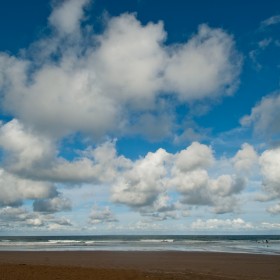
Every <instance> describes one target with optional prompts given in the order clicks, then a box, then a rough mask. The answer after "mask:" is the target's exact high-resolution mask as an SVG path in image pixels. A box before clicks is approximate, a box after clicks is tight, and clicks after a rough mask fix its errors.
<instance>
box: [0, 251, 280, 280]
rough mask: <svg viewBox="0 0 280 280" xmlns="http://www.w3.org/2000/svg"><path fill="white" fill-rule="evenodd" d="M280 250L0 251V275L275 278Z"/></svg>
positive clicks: (279, 267) (8, 277)
mask: <svg viewBox="0 0 280 280" xmlns="http://www.w3.org/2000/svg"><path fill="white" fill-rule="evenodd" d="M279 277H280V255H279V256H278V255H277V256H272V255H251V254H229V253H202V252H201V253H200V252H115V251H113V252H108V251H100V252H98V251H91V252H89V251H64V252H61V251H60V252H45V251H44V252H0V279H1V280H12V279H13V280H17V279H30V280H32V279H41V280H45V279H89V280H90V279H95V280H98V279H100V280H101V279H108V280H111V279H116V280H117V279H123V280H125V279H135V280H141V279H154V280H157V279H158V280H159V279H163V280H164V279H192V280H204V279H205V280H206V279H209V280H215V279H216V280H222V279H224V280H226V279H227V280H230V279H240V280H249V279H252V280H262V279H264V280H279V279H280V278H279Z"/></svg>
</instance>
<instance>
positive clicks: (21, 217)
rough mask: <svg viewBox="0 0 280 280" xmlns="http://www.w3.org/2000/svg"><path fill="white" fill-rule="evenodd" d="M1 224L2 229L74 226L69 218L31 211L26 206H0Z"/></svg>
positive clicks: (51, 228)
mask: <svg viewBox="0 0 280 280" xmlns="http://www.w3.org/2000/svg"><path fill="white" fill-rule="evenodd" d="M0 225H1V226H2V229H5V230H7V229H21V230H22V229H23V228H34V227H41V228H43V227H44V228H46V229H50V230H54V229H57V228H58V227H59V228H63V227H69V226H72V223H71V222H70V220H69V219H66V218H63V217H59V218H58V217H54V216H53V215H44V214H41V213H39V212H29V211H28V210H27V209H25V208H22V207H20V208H14V207H4V208H0Z"/></svg>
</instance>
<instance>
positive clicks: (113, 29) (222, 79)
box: [0, 0, 243, 229]
mask: <svg viewBox="0 0 280 280" xmlns="http://www.w3.org/2000/svg"><path fill="white" fill-rule="evenodd" d="M89 4H90V0H69V1H58V2H55V4H54V6H53V11H52V13H51V15H50V16H49V18H48V23H49V28H50V32H49V35H46V36H45V37H43V38H41V39H39V40H38V41H36V42H33V43H32V44H31V45H30V48H27V49H26V50H22V52H21V54H20V55H17V56H12V55H10V54H7V53H0V91H1V105H0V106H1V110H2V111H4V112H5V113H6V114H8V115H9V116H10V117H12V118H13V119H12V120H11V121H9V122H7V123H1V127H0V146H1V148H2V150H3V171H2V173H1V174H0V183H1V194H0V205H1V206H7V205H20V204H21V203H22V202H24V200H27V199H28V200H29V199H31V200H33V210H34V211H35V212H34V213H33V214H34V215H37V216H36V217H39V216H40V215H41V216H40V217H45V219H44V221H42V224H44V223H46V217H51V216H50V214H49V213H54V212H57V211H65V210H69V209H70V208H71V203H70V201H69V200H68V199H67V198H64V197H63V196H62V193H61V192H59V189H58V188H59V187H55V186H58V184H57V183H63V184H69V183H70V184H82V183H91V184H93V185H95V184H101V185H103V186H104V185H106V186H109V188H110V186H112V188H111V190H110V191H111V199H112V202H114V203H120V204H124V205H127V206H129V207H130V208H132V209H134V210H136V211H139V212H140V214H142V215H144V216H149V217H153V218H154V219H158V220H164V219H166V218H172V219H174V218H177V211H179V210H182V211H185V209H183V208H182V209H181V208H180V207H178V201H175V199H174V200H173V199H172V197H171V195H170V193H171V192H175V193H176V195H178V194H179V196H180V197H181V202H184V205H195V204H197V205H208V206H210V207H213V209H214V211H216V212H218V213H223V212H230V211H232V210H233V208H234V205H236V201H235V199H234V197H235V195H237V194H238V193H239V192H240V191H241V190H242V189H243V183H242V180H241V179H240V178H239V177H238V176H235V175H234V174H219V176H216V177H215V178H211V176H210V175H209V173H208V169H209V168H211V167H213V165H215V158H214V155H213V151H212V149H211V147H207V146H206V145H202V144H199V143H196V142H194V143H193V144H192V145H190V146H189V147H187V148H186V149H184V150H182V151H179V152H178V153H176V154H172V153H168V152H167V151H165V150H164V149H158V150H157V151H155V152H151V153H148V154H147V155H146V156H144V157H143V158H140V159H137V160H134V161H133V160H129V159H127V158H125V157H123V156H119V155H118V154H117V152H116V145H115V142H114V141H108V139H112V138H114V137H115V136H120V137H122V136H131V135H141V136H144V137H148V138H149V139H150V140H159V139H163V138H164V137H168V136H171V135H173V132H174V131H175V130H176V129H177V128H178V126H177V125H176V124H175V122H176V109H177V106H180V105H184V106H185V105H187V106H189V107H191V106H192V103H193V102H200V101H203V100H209V99H216V98H220V97H222V96H224V95H229V94H232V93H233V91H234V89H235V88H236V87H237V85H238V77H239V73H240V69H241V56H240V55H239V54H238V52H237V50H236V47H235V42H234V38H233V37H232V36H231V35H230V34H228V33H227V32H226V31H224V30H223V29H221V28H211V27H209V26H208V25H206V24H202V25H200V26H199V27H198V30H197V31H196V32H194V34H193V35H192V36H191V37H190V38H189V39H188V40H186V41H185V42H183V43H180V44H167V40H166V39H167V36H168V34H167V32H166V31H165V29H164V23H163V22H161V21H160V22H157V23H155V22H148V23H146V24H143V23H142V22H140V21H139V20H138V19H137V17H136V15H135V14H129V13H125V14H122V15H119V16H116V17H111V18H109V17H108V18H107V19H106V22H105V24H104V30H103V31H101V32H100V33H99V34H96V33H95V32H94V31H93V30H94V29H93V28H92V27H91V26H85V25H86V24H87V23H86V16H87V15H86V8H87V6H88V5H89ZM135 38H137V40H135ZM189 114H192V113H191V110H189ZM185 129H186V131H188V130H187V129H188V128H187V127H185ZM75 134H76V135H77V134H78V135H80V137H82V138H83V139H84V140H85V139H86V138H87V137H88V139H90V141H94V143H96V145H95V146H89V147H87V148H86V149H85V150H83V151H77V153H76V154H75V155H74V156H73V158H71V159H67V158H64V157H63V155H61V153H60V149H59V145H60V143H61V141H63V140H65V138H66V137H69V136H72V135H75ZM194 136H195V135H194ZM104 139H105V140H104ZM90 143H92V142H90ZM100 143H103V144H100ZM239 161H240V162H241V160H239ZM49 182H52V183H49ZM54 184H57V185H54ZM2 185H3V187H2ZM2 190H3V191H2ZM176 203H177V204H176ZM179 208H180V209H179ZM38 215H39V216H38ZM34 217H35V216H34ZM51 219H52V222H51V221H49V222H47V223H46V225H48V226H49V228H51V229H56V228H57V229H58V228H60V227H61V226H64V222H65V221H64V222H63V221H55V220H54V218H50V220H51ZM114 219H115V218H114V216H113V214H112V213H111V210H110V209H109V208H105V209H101V208H100V209H99V208H98V209H94V210H93V212H92V214H91V216H90V220H91V222H92V223H99V222H102V221H104V222H110V221H113V220H114ZM36 223H38V225H39V224H40V222H39V221H37V222H36V219H35V220H34V224H36ZM68 224H70V223H68V222H67V221H66V222H65V225H68Z"/></svg>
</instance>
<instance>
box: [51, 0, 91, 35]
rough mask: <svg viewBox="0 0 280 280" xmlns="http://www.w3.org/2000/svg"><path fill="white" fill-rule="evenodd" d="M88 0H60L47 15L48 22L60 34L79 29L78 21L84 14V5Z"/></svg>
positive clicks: (70, 32) (74, 31)
mask: <svg viewBox="0 0 280 280" xmlns="http://www.w3.org/2000/svg"><path fill="white" fill-rule="evenodd" d="M88 3H89V0H67V1H62V2H61V3H60V4H59V5H58V6H56V7H55V9H54V10H53V12H52V13H51V15H50V17H49V23H50V24H51V25H52V26H53V27H54V28H55V29H56V30H57V31H58V32H59V33H60V34H66V35H67V34H73V33H76V32H79V31H80V22H81V20H82V19H83V16H84V11H83V9H84V7H85V5H86V4H88Z"/></svg>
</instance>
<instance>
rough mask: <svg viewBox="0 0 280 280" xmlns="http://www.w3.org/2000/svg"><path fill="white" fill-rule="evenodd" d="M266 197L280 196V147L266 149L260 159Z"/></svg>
mask: <svg viewBox="0 0 280 280" xmlns="http://www.w3.org/2000/svg"><path fill="white" fill-rule="evenodd" d="M259 163H260V168H261V173H262V175H263V188H264V191H265V193H266V199H274V198H278V199H279V198H280V147H276V148H274V149H268V150H266V151H264V152H263V153H262V154H261V156H260V159H259Z"/></svg>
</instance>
